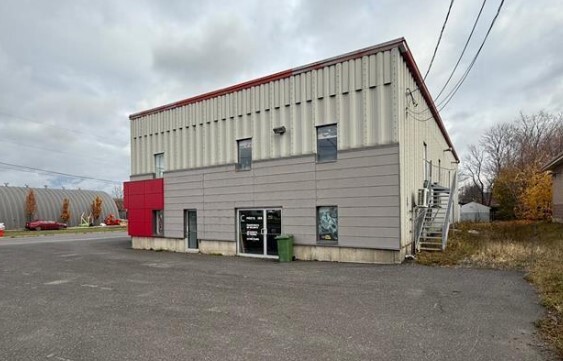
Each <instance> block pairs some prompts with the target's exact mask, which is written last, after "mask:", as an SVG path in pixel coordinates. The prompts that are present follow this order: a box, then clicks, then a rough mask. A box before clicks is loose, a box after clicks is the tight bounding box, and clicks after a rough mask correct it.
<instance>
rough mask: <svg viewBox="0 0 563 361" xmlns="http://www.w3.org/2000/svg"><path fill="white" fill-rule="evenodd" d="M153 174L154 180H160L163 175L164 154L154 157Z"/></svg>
mask: <svg viewBox="0 0 563 361" xmlns="http://www.w3.org/2000/svg"><path fill="white" fill-rule="evenodd" d="M154 174H155V177H156V178H162V176H163V175H164V153H158V154H155V155H154Z"/></svg>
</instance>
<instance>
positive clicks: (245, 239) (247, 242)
mask: <svg viewBox="0 0 563 361" xmlns="http://www.w3.org/2000/svg"><path fill="white" fill-rule="evenodd" d="M238 222H239V227H238V228H239V232H238V233H239V237H238V253H239V254H243V255H257V256H272V257H276V256H277V255H278V246H277V241H276V237H277V236H278V235H280V233H281V210H280V209H241V210H239V211H238Z"/></svg>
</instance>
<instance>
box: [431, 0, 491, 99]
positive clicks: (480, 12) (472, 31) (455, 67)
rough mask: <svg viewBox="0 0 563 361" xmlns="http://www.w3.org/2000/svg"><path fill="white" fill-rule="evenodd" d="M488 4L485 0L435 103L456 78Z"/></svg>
mask: <svg viewBox="0 0 563 361" xmlns="http://www.w3.org/2000/svg"><path fill="white" fill-rule="evenodd" d="M486 3H487V0H483V4H481V9H479V14H477V18H476V19H475V22H474V23H473V28H472V29H471V33H469V36H468V37H467V41H466V42H465V45H464V46H463V50H462V51H461V54H460V55H459V58H458V59H457V62H456V63H455V66H454V68H453V69H452V72H451V73H450V76H449V77H448V80H447V81H446V83H445V84H444V86H443V87H442V89H440V92H439V93H438V95H437V96H436V98H435V99H434V101H438V99H440V96H441V95H442V93H443V92H444V90H446V87H447V86H448V84H449V83H450V81H451V80H452V77H453V76H454V73H455V71H456V70H457V67H458V66H459V64H460V62H461V59H462V58H463V55H464V54H465V51H466V50H467V46H468V45H469V42H470V41H471V38H472V37H473V33H474V32H475V28H476V27H477V23H478V22H479V19H480V18H481V14H482V13H483V9H484V8H485V4H486Z"/></svg>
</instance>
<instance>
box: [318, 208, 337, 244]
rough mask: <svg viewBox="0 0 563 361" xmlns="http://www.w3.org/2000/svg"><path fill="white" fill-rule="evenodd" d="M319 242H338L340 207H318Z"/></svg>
mask: <svg viewBox="0 0 563 361" xmlns="http://www.w3.org/2000/svg"><path fill="white" fill-rule="evenodd" d="M317 234H318V236H317V237H318V239H317V240H318V241H319V242H338V207H334V206H331V207H317Z"/></svg>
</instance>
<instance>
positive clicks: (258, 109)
mask: <svg viewBox="0 0 563 361" xmlns="http://www.w3.org/2000/svg"><path fill="white" fill-rule="evenodd" d="M397 57H398V50H397V49H392V50H389V51H385V52H381V53H378V54H375V55H370V56H363V57H362V58H359V59H353V60H348V61H343V62H340V63H336V64H332V65H330V66H325V67H323V68H320V69H315V70H310V71H306V72H302V73H300V74H296V75H293V76H291V77H289V78H286V79H280V80H276V81H272V82H269V83H266V84H261V85H257V86H254V87H251V88H248V89H242V90H240V91H236V92H233V93H229V94H226V95H223V96H218V97H215V98H211V99H207V100H203V101H200V102H196V103H192V104H189V105H185V106H182V107H179V108H174V109H171V110H166V111H161V112H158V113H153V114H149V115H146V116H143V117H141V118H138V119H134V120H132V121H131V172H132V175H136V174H144V173H152V172H154V157H153V156H154V154H155V153H159V152H164V156H165V163H166V167H167V170H179V169H193V168H199V167H208V166H213V165H221V164H230V163H234V162H235V161H236V154H237V148H236V140H237V139H242V138H252V143H253V158H254V160H264V159H276V158H280V157H287V156H298V155H306V154H314V153H315V151H316V130H315V126H318V125H323V124H331V123H338V133H339V134H338V148H339V149H341V150H344V149H353V148H360V147H369V146H375V145H383V144H391V143H396V142H397V141H398V132H397V126H396V124H394V123H393V122H394V119H395V117H393V115H392V109H393V90H392V79H393V74H392V70H393V68H392V64H393V61H392V59H395V58H397ZM282 125H283V126H285V127H286V129H287V132H286V133H285V134H284V135H276V134H274V133H273V131H272V129H273V128H275V127H278V126H282Z"/></svg>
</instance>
